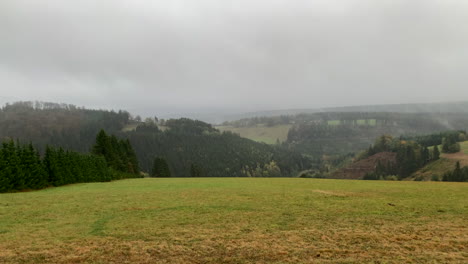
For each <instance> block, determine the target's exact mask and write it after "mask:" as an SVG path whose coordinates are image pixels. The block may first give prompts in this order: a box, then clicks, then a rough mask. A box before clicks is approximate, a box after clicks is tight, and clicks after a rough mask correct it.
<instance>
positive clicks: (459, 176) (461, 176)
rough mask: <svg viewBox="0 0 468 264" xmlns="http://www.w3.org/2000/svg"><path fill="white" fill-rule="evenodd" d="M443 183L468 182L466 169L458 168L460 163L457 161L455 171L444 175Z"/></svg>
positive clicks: (467, 168)
mask: <svg viewBox="0 0 468 264" xmlns="http://www.w3.org/2000/svg"><path fill="white" fill-rule="evenodd" d="M442 180H443V181H450V182H468V167H466V166H465V167H463V168H461V167H460V162H459V161H458V162H457V164H456V165H455V169H454V170H453V171H452V172H448V173H446V174H444V176H443V178H442Z"/></svg>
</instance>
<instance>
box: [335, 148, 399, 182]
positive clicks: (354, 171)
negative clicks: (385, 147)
mask: <svg viewBox="0 0 468 264" xmlns="http://www.w3.org/2000/svg"><path fill="white" fill-rule="evenodd" d="M379 161H380V162H381V163H382V164H387V163H388V162H391V163H395V162H396V153H393V152H380V153H377V154H375V155H372V156H370V157H368V158H367V159H363V160H360V161H357V162H355V163H353V164H351V165H349V166H348V167H346V168H343V169H340V170H338V171H336V172H335V173H333V174H332V176H331V178H333V179H353V180H355V179H362V178H363V177H364V175H366V174H367V173H370V172H373V171H374V170H375V167H376V166H377V163H378V162H379Z"/></svg>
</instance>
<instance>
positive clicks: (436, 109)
mask: <svg viewBox="0 0 468 264" xmlns="http://www.w3.org/2000/svg"><path fill="white" fill-rule="evenodd" d="M323 112H370V113H372V112H392V113H468V101H460V102H441V103H413V104H384V105H359V106H342V107H322V108H302V109H284V110H270V111H257V112H249V113H243V114H231V115H224V116H223V117H220V118H218V119H216V120H220V119H221V120H224V121H227V122H231V121H235V120H240V119H251V118H255V117H277V116H284V115H288V116H291V115H300V114H312V113H323Z"/></svg>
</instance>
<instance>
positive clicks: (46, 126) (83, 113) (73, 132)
mask: <svg viewBox="0 0 468 264" xmlns="http://www.w3.org/2000/svg"><path fill="white" fill-rule="evenodd" d="M130 117H131V116H130V114H129V113H128V112H126V111H119V112H114V111H106V110H90V109H85V108H80V107H77V106H74V105H69V104H57V103H47V102H17V103H14V104H7V105H6V106H4V107H3V108H1V109H0V141H2V140H5V139H9V138H11V139H20V140H22V141H24V142H29V141H30V142H32V143H33V144H34V145H36V146H37V147H39V148H40V149H43V148H44V146H45V145H52V146H60V147H63V148H66V149H73V150H76V151H80V152H88V151H89V150H90V147H91V144H92V143H93V142H94V139H95V136H96V134H97V133H98V132H99V130H101V129H105V130H106V131H108V132H110V133H115V132H118V131H120V130H121V129H122V128H123V127H124V126H125V125H126V124H128V123H129V122H130Z"/></svg>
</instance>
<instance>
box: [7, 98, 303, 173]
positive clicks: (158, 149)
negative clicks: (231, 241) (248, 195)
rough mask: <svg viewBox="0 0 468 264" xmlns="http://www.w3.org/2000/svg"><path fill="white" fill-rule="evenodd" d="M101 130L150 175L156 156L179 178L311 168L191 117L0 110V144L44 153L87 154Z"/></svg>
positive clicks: (17, 107) (45, 108) (56, 107)
mask: <svg viewBox="0 0 468 264" xmlns="http://www.w3.org/2000/svg"><path fill="white" fill-rule="evenodd" d="M162 127H164V129H160V128H162ZM101 129H104V130H106V132H107V133H109V134H115V135H117V136H118V137H120V138H129V139H130V142H131V144H132V145H133V147H134V149H135V151H136V154H137V156H138V159H139V162H140V167H141V169H142V170H143V171H146V172H148V171H150V169H151V166H152V163H153V160H154V159H155V157H163V158H165V159H166V160H167V162H168V164H169V167H170V169H171V171H172V175H174V176H179V177H189V176H192V174H193V173H192V172H193V170H196V171H197V175H201V176H207V177H210V176H219V177H242V176H248V175H262V176H294V175H295V173H296V172H298V171H301V170H303V169H307V168H309V166H310V161H309V160H308V159H307V158H304V157H303V156H302V155H301V154H299V153H297V152H294V151H293V150H288V149H286V148H282V147H280V146H270V145H267V144H263V143H257V142H254V141H251V140H249V139H245V138H241V137H240V136H238V135H236V134H233V133H229V132H224V133H223V132H220V131H219V130H217V129H215V128H213V127H212V126H211V125H209V124H207V123H204V122H201V121H195V120H190V119H171V120H167V121H164V124H156V123H155V121H154V120H147V121H145V122H141V121H140V120H139V119H138V120H135V119H133V118H132V117H131V115H130V114H129V113H128V112H126V111H119V112H113V111H106V110H89V109H84V108H79V107H76V106H73V105H66V104H55V103H41V102H34V103H33V102H20V103H15V104H11V105H6V106H5V107H3V108H2V109H1V110H0V141H2V140H5V139H18V140H20V141H22V142H32V143H33V144H34V145H35V146H37V147H38V148H39V149H42V150H43V149H44V148H45V146H46V145H53V146H57V147H63V148H65V149H70V150H76V151H79V152H88V151H89V150H90V148H91V145H92V144H93V142H94V141H95V138H96V135H97V133H98V132H99V131H100V130H101Z"/></svg>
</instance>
